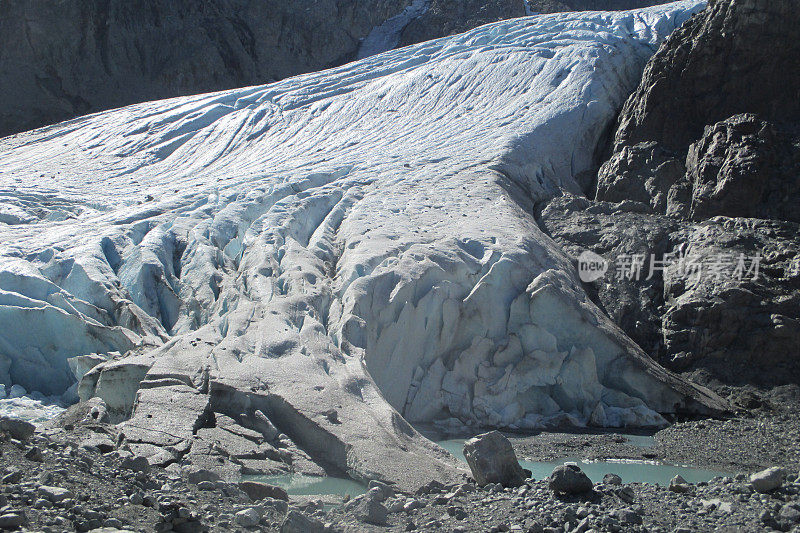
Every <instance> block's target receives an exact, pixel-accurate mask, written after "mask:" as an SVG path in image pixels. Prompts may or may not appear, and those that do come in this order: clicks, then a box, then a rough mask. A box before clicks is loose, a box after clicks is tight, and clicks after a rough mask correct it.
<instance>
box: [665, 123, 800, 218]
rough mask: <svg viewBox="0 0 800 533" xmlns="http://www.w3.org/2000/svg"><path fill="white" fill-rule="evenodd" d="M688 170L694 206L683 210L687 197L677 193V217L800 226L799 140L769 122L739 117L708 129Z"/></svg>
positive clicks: (694, 147) (691, 153) (673, 207)
mask: <svg viewBox="0 0 800 533" xmlns="http://www.w3.org/2000/svg"><path fill="white" fill-rule="evenodd" d="M686 167H687V173H686V180H685V186H686V187H687V188H688V189H690V196H691V202H690V205H685V204H684V205H679V203H680V202H679V201H678V198H680V197H681V196H683V194H681V193H674V194H673V197H674V198H675V201H673V202H671V203H672V205H670V208H669V209H670V211H671V212H673V213H676V214H678V213H686V212H687V211H688V216H689V217H691V218H692V219H694V220H704V219H707V218H711V217H714V216H717V215H724V216H730V217H750V218H762V219H777V220H789V221H792V222H800V139H797V138H795V137H793V136H790V135H788V134H786V133H784V132H781V131H776V129H775V127H774V126H773V125H772V124H770V123H769V122H766V121H763V120H760V119H759V118H758V117H756V116H754V115H737V116H734V117H731V118H729V119H727V120H724V121H722V122H719V123H717V124H714V125H713V126H708V127H707V128H706V130H705V133H704V134H703V137H702V138H701V139H700V140H699V141H697V142H696V143H694V144H693V145H692V146H691V147H690V148H689V154H688V156H687V158H686ZM684 194H685V193H684ZM687 208H688V209H687Z"/></svg>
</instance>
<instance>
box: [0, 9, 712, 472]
mask: <svg viewBox="0 0 800 533" xmlns="http://www.w3.org/2000/svg"><path fill="white" fill-rule="evenodd" d="M701 8H702V4H701V3H699V2H678V3H675V4H670V5H666V6H659V7H655V8H649V9H645V10H641V11H634V12H625V13H582V14H570V15H552V16H540V17H535V18H523V19H518V20H513V21H505V22H500V23H496V24H491V25H488V26H485V27H482V28H478V29H476V30H473V31H471V32H468V33H465V34H463V35H457V36H453V37H449V38H445V39H439V40H436V41H432V42H429V43H424V44H421V45H416V46H412V47H408V48H404V49H401V50H397V51H392V52H387V53H384V54H380V55H378V56H374V57H370V58H367V59H364V60H361V61H358V62H355V63H352V64H350V65H346V66H344V67H341V68H338V69H334V70H330V71H325V72H320V73H314V74H309V75H305V76H300V77H297V78H292V79H289V80H285V81H282V82H279V83H275V84H272V85H267V86H263V87H251V88H245V89H238V90H234V91H226V92H222V93H215V94H210V95H200V96H193V97H185V98H177V99H172V100H165V101H160V102H151V103H145V104H140V105H135V106H131V107H127V108H123V109H120V110H116V111H110V112H105V113H100V114H96V115H92V116H89V117H85V118H81V119H76V120H73V121H70V122H66V123H63V124H60V125H56V126H53V127H50V128H45V129H42V130H38V131H35V132H31V133H28V134H23V135H18V136H15V137H10V138H6V139H4V140H0V150H2V153H3V158H2V160H0V172H1V173H2V174H0V187H2V188H3V190H4V191H5V193H6V198H8V199H9V200H8V203H9V204H10V205H12V206H14V208H15V209H21V210H23V211H24V212H25V213H26V214H27V215H30V216H35V217H37V220H38V222H34V223H29V224H18V225H14V226H8V227H6V228H4V229H3V231H2V246H3V248H2V261H3V263H2V267H0V289H1V290H2V292H0V297H2V298H4V300H2V301H0V302H1V303H2V305H0V331H3V332H6V331H9V332H11V333H10V334H9V333H3V334H2V342H3V344H2V353H3V356H4V357H5V360H6V363H7V364H6V366H7V368H8V370H7V372H6V374H7V375H4V376H3V381H5V382H6V383H22V384H23V385H26V386H29V387H32V386H36V387H39V388H40V390H43V391H44V390H45V388H47V390H46V391H45V392H48V393H50V392H53V391H64V390H66V389H67V388H68V387H69V386H70V385H71V380H72V378H71V377H70V376H72V373H71V372H70V371H69V368H68V365H69V362H68V361H69V360H70V359H71V358H73V357H76V356H83V355H86V354H92V353H97V354H107V353H109V352H111V351H119V352H121V353H122V354H124V355H123V356H122V357H119V358H115V359H113V360H110V361H108V362H105V363H100V364H98V365H97V366H94V367H93V368H91V369H90V370H87V371H86V373H85V374H84V375H83V377H82V381H81V384H80V386H79V387H78V391H77V392H78V394H79V395H80V396H81V397H82V398H88V397H90V396H93V395H97V396H100V397H102V398H103V399H104V400H105V401H106V403H107V406H108V408H109V409H110V410H112V411H114V412H116V413H117V414H118V415H119V416H124V417H129V420H128V421H127V422H125V424H124V426H123V432H124V436H125V442H126V444H127V446H128V447H129V448H130V449H131V450H132V451H133V452H134V453H137V454H141V455H145V456H147V457H149V458H150V459H151V461H152V462H161V463H166V462H170V461H176V460H178V459H180V460H182V461H183V462H184V463H191V464H196V465H204V464H211V463H213V464H215V465H219V464H221V463H224V464H225V465H226V466H225V467H224V468H223V470H224V471H226V472H228V473H230V475H235V474H236V473H237V472H240V471H241V469H242V468H243V463H242V462H241V461H240V460H237V461H238V462H237V461H233V460H232V459H230V456H225V457H222V459H221V463H220V462H219V461H216V459H217V458H219V457H221V456H215V455H214V453H215V452H214V446H212V443H211V442H208V441H207V440H206V438H205V437H204V435H205V434H206V433H209V432H206V431H201V430H204V429H205V428H210V427H214V424H215V423H216V422H215V421H216V420H217V418H220V419H221V418H222V417H227V418H228V419H231V420H233V421H234V422H235V424H237V426H239V427H242V428H245V429H247V430H249V431H254V432H255V433H256V435H260V437H257V436H254V437H253V438H254V439H256V440H258V439H261V440H263V441H265V442H266V443H268V444H269V446H268V447H267V448H265V449H264V450H263V454H262V455H259V458H258V459H254V462H251V463H248V465H250V466H248V468H251V469H252V468H264V469H268V468H271V467H272V466H275V465H274V464H273V463H274V461H273V460H272V459H269V457H273V458H274V457H278V459H280V458H281V457H282V456H281V455H280V453H279V452H280V450H283V452H284V456H285V455H286V454H288V456H289V457H292V458H294V459H293V460H292V461H290V462H291V467H292V468H293V469H295V470H296V471H305V472H311V473H318V472H322V471H328V472H340V473H344V474H347V475H349V476H351V477H353V478H355V479H362V480H364V479H387V480H389V479H390V480H395V481H398V482H400V483H401V484H402V485H404V486H413V485H416V484H419V483H421V482H424V481H427V480H428V479H429V478H430V477H431V476H434V477H440V478H442V479H448V478H450V479H453V478H454V476H455V475H456V473H457V469H458V467H457V464H456V463H455V461H454V460H453V459H452V457H450V456H448V455H447V454H446V453H444V452H443V451H442V450H441V449H440V448H438V447H436V446H435V445H433V444H431V443H430V442H428V441H427V440H426V439H424V438H422V437H421V436H420V435H419V434H418V433H417V432H416V431H415V430H414V429H413V428H412V427H411V425H410V424H409V421H411V422H435V421H445V422H448V421H449V423H454V422H455V421H458V423H460V424H466V425H474V426H483V425H486V426H497V427H517V428H532V427H541V426H543V425H547V424H558V423H565V422H566V423H572V424H577V425H585V424H595V425H604V426H624V425H628V426H649V425H658V424H660V423H662V422H663V419H662V418H661V415H660V414H659V413H674V412H677V411H684V410H685V411H691V412H713V411H716V410H719V409H722V408H724V404H723V402H722V401H721V400H720V399H719V398H717V397H716V396H714V395H713V394H711V393H710V392H708V391H707V390H705V389H702V388H700V387H697V386H695V385H693V384H690V383H688V382H686V381H683V380H682V379H680V378H678V377H676V376H674V375H672V374H669V373H668V372H666V371H664V370H663V369H661V368H660V367H658V366H656V365H655V364H654V363H653V362H652V361H651V360H650V359H649V358H648V357H647V356H646V355H645V354H644V353H643V352H642V351H641V349H640V348H639V347H638V346H636V345H635V344H634V343H633V342H632V341H630V339H628V338H627V337H626V336H625V335H624V334H623V333H622V332H621V331H620V330H619V329H618V328H617V327H616V326H614V325H613V323H611V321H609V320H608V318H607V317H606V316H604V315H603V313H602V312H601V311H600V310H599V309H597V308H596V307H595V305H594V304H592V303H591V301H590V300H589V299H588V297H587V296H586V295H585V294H584V292H583V290H582V288H581V285H580V283H579V281H578V280H577V277H576V273H575V270H574V267H573V265H572V264H570V261H569V260H568V258H567V257H566V256H565V255H564V254H563V253H562V252H561V251H560V250H559V248H558V247H557V246H556V245H555V244H554V243H553V242H552V241H551V240H550V239H549V238H548V237H547V236H546V235H545V234H544V233H543V232H542V231H541V230H540V229H539V227H538V226H537V224H536V221H535V220H534V218H533V216H532V212H533V204H534V202H536V201H538V200H541V199H543V198H548V197H550V196H552V195H555V194H560V192H561V191H571V192H578V191H579V190H580V188H579V187H578V184H577V182H576V176H578V175H580V174H581V172H583V171H586V170H588V169H589V168H591V165H592V153H593V150H594V148H595V146H596V145H597V143H598V141H599V139H600V138H601V136H602V135H603V132H604V131H605V129H606V127H607V126H608V124H609V122H610V121H611V120H612V119H613V118H614V116H615V114H616V113H617V112H618V109H619V108H620V106H621V105H622V102H623V101H624V99H625V97H626V96H627V94H628V93H629V91H630V90H632V88H633V86H634V85H635V83H636V81H637V78H638V76H639V75H640V72H641V69H642V67H643V65H644V63H645V61H646V60H647V58H648V57H649V56H650V55H651V54H652V53H653V51H654V49H655V47H656V46H657V45H658V43H659V42H660V41H661V40H662V39H663V38H664V37H665V36H666V35H667V34H668V33H669V32H670V31H671V30H672V29H674V28H675V27H676V25H678V24H680V23H682V22H683V21H684V20H686V18H688V17H689V16H690V15H691V14H692V13H694V12H696V11H698V10H699V9H701ZM34 193H35V195H34ZM50 194H51V195H53V196H57V197H58V198H59V205H58V209H59V210H60V212H63V211H64V209H65V207H64V204H66V205H69V206H71V209H73V212H75V213H76V214H75V215H73V217H74V218H70V219H68V220H63V221H48V218H47V217H48V213H49V212H50V209H51V207H50V206H49V204H48V202H47V201H46V198H47V195H50ZM37 195H38V196H37ZM32 199H33V200H32ZM20 319H22V320H23V321H24V323H25V326H24V328H23V327H20V326H16V325H15V324H19V323H20V322H19V321H20ZM56 340H59V342H56ZM61 341H63V342H61ZM34 366H35V368H36V371H35V372H34V370H33V369H34ZM73 366H74V363H73ZM75 368H76V370H77V368H78V367H77V366H75ZM80 371H83V367H81V369H80V370H79V372H80ZM332 413H334V414H335V416H334V415H333V414H332ZM270 428H272V429H270ZM274 430H277V432H279V434H278V435H276V434H275V431H274ZM269 447H272V448H274V450H276V452H275V453H273V452H272V451H270V449H269ZM276 454H277V455H276ZM270 461H273V463H270ZM280 464H285V463H280ZM280 464H279V465H278V466H280ZM270 465H271V466H270ZM221 468H222V467H221Z"/></svg>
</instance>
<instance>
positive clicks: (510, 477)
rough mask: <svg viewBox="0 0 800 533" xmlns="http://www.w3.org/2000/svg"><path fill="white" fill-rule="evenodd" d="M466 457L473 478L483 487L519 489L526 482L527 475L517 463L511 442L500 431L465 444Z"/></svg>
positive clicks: (491, 432) (478, 437)
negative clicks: (488, 484)
mask: <svg viewBox="0 0 800 533" xmlns="http://www.w3.org/2000/svg"><path fill="white" fill-rule="evenodd" d="M464 457H465V458H466V460H467V464H468V465H469V468H470V470H471V471H472V477H473V478H474V479H475V482H476V483H477V484H478V485H480V486H481V487H483V486H484V485H486V484H487V483H500V484H502V485H503V486H504V487H518V486H520V485H522V484H523V483H524V482H525V473H524V472H523V471H522V467H521V466H520V465H519V462H518V461H517V454H516V453H514V448H513V447H512V446H511V442H509V440H508V439H507V438H506V437H505V436H503V434H502V433H500V432H499V431H490V432H489V433H484V434H482V435H478V436H477V437H474V438H472V439H469V440H468V441H467V442H465V443H464Z"/></svg>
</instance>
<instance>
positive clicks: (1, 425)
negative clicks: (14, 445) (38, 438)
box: [0, 416, 36, 441]
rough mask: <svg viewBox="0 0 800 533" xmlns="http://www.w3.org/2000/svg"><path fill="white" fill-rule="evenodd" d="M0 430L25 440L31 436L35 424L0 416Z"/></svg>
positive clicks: (34, 429) (12, 436)
mask: <svg viewBox="0 0 800 533" xmlns="http://www.w3.org/2000/svg"><path fill="white" fill-rule="evenodd" d="M0 431H4V432H6V433H8V435H10V436H11V438H14V439H17V440H21V441H26V440H28V439H29V438H31V437H32V436H33V433H34V431H36V426H34V425H33V424H31V423H30V422H26V421H24V420H19V419H17V418H9V417H7V416H3V417H0Z"/></svg>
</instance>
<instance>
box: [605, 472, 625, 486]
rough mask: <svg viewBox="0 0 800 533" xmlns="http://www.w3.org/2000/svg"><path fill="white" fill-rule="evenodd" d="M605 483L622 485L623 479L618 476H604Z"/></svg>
mask: <svg viewBox="0 0 800 533" xmlns="http://www.w3.org/2000/svg"><path fill="white" fill-rule="evenodd" d="M603 483H605V484H606V485H622V478H621V477H620V476H618V475H617V474H606V475H605V476H603Z"/></svg>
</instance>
